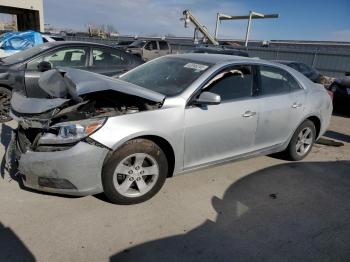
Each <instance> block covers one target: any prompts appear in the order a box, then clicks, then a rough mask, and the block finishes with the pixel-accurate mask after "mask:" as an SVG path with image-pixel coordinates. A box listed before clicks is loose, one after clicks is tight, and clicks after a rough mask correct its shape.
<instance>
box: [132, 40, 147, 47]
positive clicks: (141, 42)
mask: <svg viewBox="0 0 350 262" xmlns="http://www.w3.org/2000/svg"><path fill="white" fill-rule="evenodd" d="M145 43H146V41H145V40H136V41H135V42H133V43H131V44H130V45H129V47H143V46H144V45H145Z"/></svg>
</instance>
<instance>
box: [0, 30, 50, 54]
mask: <svg viewBox="0 0 350 262" xmlns="http://www.w3.org/2000/svg"><path fill="white" fill-rule="evenodd" d="M42 43H43V38H42V36H41V34H40V33H38V32H34V31H25V32H9V33H4V34H2V35H1V36H0V48H1V49H2V50H3V51H5V53H9V54H10V53H14V52H18V51H22V50H25V49H28V48H31V47H33V46H36V45H40V44H42Z"/></svg>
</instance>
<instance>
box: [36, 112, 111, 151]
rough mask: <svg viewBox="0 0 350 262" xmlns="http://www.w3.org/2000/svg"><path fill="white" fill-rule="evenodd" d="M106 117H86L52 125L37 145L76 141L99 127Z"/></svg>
mask: <svg viewBox="0 0 350 262" xmlns="http://www.w3.org/2000/svg"><path fill="white" fill-rule="evenodd" d="M105 122H106V119H105V118H104V119H88V120H82V121H74V122H65V123H59V124H56V125H53V126H52V127H50V129H49V132H47V133H45V134H44V135H43V136H41V137H40V138H39V141H38V144H39V145H56V144H71V143H76V142H78V141H80V140H82V139H83V138H86V137H88V136H90V135H92V134H93V133H94V132H96V131H97V130H98V129H100V128H101V127H102V126H103V124H104V123H105Z"/></svg>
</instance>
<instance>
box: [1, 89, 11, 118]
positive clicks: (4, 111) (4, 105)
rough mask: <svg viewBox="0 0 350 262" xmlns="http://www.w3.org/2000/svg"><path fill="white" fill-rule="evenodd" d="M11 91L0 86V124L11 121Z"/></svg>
mask: <svg viewBox="0 0 350 262" xmlns="http://www.w3.org/2000/svg"><path fill="white" fill-rule="evenodd" d="M11 97H12V92H11V90H9V89H7V88H6V87H2V86H0V123H5V122H8V121H11V120H12V118H11V117H10V115H9V114H10V108H11V103H10V102H11Z"/></svg>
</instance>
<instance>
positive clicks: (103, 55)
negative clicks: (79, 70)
mask: <svg viewBox="0 0 350 262" xmlns="http://www.w3.org/2000/svg"><path fill="white" fill-rule="evenodd" d="M92 57H93V66H95V67H109V66H118V65H123V64H125V63H126V59H125V58H124V57H123V56H122V54H121V53H120V52H116V51H114V50H108V49H102V48H101V49H100V48H94V49H93V50H92Z"/></svg>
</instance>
